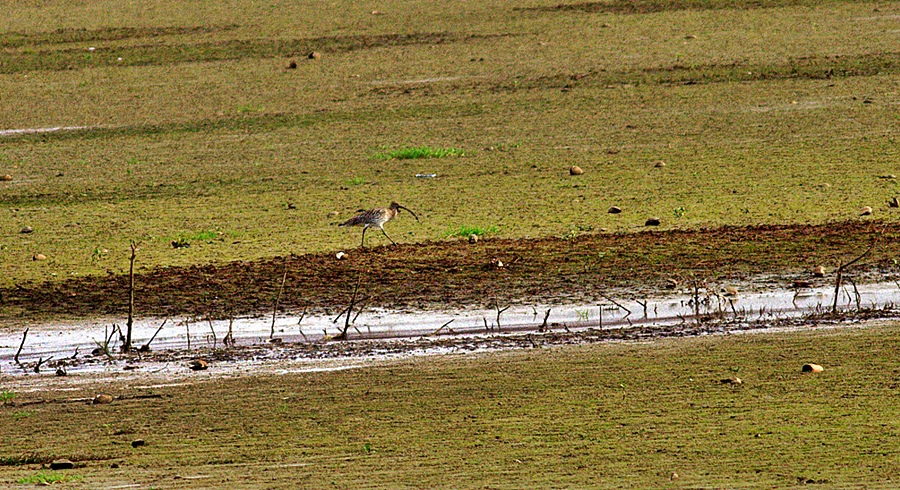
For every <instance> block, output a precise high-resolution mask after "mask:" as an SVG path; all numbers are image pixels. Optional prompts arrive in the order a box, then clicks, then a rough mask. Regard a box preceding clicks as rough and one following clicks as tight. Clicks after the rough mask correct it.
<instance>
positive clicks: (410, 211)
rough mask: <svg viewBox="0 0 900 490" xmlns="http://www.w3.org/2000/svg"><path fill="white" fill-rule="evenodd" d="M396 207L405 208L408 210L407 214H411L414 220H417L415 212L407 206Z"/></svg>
mask: <svg viewBox="0 0 900 490" xmlns="http://www.w3.org/2000/svg"><path fill="white" fill-rule="evenodd" d="M397 207H398V208H400V209H405V210H407V211H409V214H411V215H413V218H415V219H416V221H419V217H418V216H416V213H414V212H412V210H411V209H409V208H407V207H404V206H397Z"/></svg>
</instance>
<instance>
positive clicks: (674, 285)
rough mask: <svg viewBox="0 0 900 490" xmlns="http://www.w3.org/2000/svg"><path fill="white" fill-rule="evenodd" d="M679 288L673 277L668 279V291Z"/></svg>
mask: <svg viewBox="0 0 900 490" xmlns="http://www.w3.org/2000/svg"><path fill="white" fill-rule="evenodd" d="M677 287H678V281H677V280H675V279H672V278H671V277H667V278H666V289H675V288H677Z"/></svg>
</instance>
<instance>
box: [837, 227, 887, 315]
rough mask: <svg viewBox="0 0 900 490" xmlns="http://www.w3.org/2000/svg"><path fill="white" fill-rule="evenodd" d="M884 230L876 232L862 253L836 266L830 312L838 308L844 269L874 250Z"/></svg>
mask: <svg viewBox="0 0 900 490" xmlns="http://www.w3.org/2000/svg"><path fill="white" fill-rule="evenodd" d="M884 230H885V228H882V229H881V231H880V232H879V233H878V235H876V236H875V238H874V239H873V240H872V244H871V245H869V248H867V249H866V250H865V251H864V252H863V253H861V254H860V255H859V256H858V257H856V258H855V259H853V260H851V261H850V262H847V263H846V264H841V265H840V266H838V269H837V279H835V281H834V303H833V304H832V305H831V312H832V313H836V312H837V308H838V296H839V295H840V292H841V283H842V282H843V279H844V270H846V269H847V268H848V267H850V266H851V265H853V264H855V263H857V262H859V261H860V260H862V259H864V258H865V257H866V256H868V255H869V254H870V253H872V251H873V250H875V247H876V246H877V245H878V241H879V240H880V239H881V237H882V236H883V235H884Z"/></svg>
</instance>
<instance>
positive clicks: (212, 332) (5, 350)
mask: <svg viewBox="0 0 900 490" xmlns="http://www.w3.org/2000/svg"><path fill="white" fill-rule="evenodd" d="M857 293H858V295H857ZM833 294H834V289H833V287H830V288H829V287H825V288H812V289H801V290H780V291H766V292H758V293H746V294H744V293H738V294H737V295H736V296H733V297H726V296H722V295H720V294H715V293H704V294H701V295H699V296H698V298H699V300H700V301H699V306H698V302H697V301H695V300H696V299H697V298H694V297H692V296H687V295H679V296H674V297H671V298H663V299H653V300H648V301H643V300H640V299H619V298H611V299H610V300H609V301H604V302H602V303H600V304H593V305H552V306H550V305H535V306H512V307H509V308H508V309H505V310H502V308H503V307H504V306H503V305H501V310H502V311H501V312H500V314H499V322H498V311H497V310H496V309H474V308H473V309H466V310H461V311H419V312H393V311H384V310H370V309H366V310H363V311H362V312H361V313H360V314H359V316H358V317H355V322H354V325H353V326H351V327H350V329H349V331H348V334H349V336H350V338H351V339H353V338H356V339H384V338H416V337H420V336H425V335H435V334H438V335H474V334H491V335H493V334H497V333H498V332H503V333H507V332H524V331H536V330H539V329H542V328H547V329H552V330H562V329H569V330H576V329H584V328H588V327H593V328H623V327H652V326H659V325H671V324H678V323H681V322H689V321H691V320H692V319H694V318H695V317H696V315H697V314H700V315H710V314H714V315H718V316H721V317H723V318H733V317H737V318H740V319H744V320H747V321H758V320H763V321H765V320H768V319H772V320H775V319H785V318H792V317H798V316H801V315H804V314H808V313H811V312H816V311H827V310H830V308H831V306H832V303H833ZM894 305H900V287H898V285H897V284H894V283H880V284H868V285H860V286H859V287H858V290H856V289H853V288H850V287H847V288H844V289H842V291H841V293H840V296H839V306H840V307H841V308H844V309H855V308H857V306H859V307H863V308H876V309H879V308H885V307H892V306H894ZM548 310H549V316H546V315H547V312H548ZM353 315H354V316H355V315H356V312H354V313H353ZM545 316H546V322H545V321H544V320H545ZM162 323H163V322H162V320H155V319H144V320H140V321H137V322H135V325H134V328H133V345H134V346H135V348H138V347H140V346H141V345H143V344H145V343H146V342H147V341H148V340H149V339H150V338H151V337H152V336H153V335H154V334H155V333H156V337H155V339H154V340H153V342H152V344H151V346H152V348H153V350H154V351H157V352H158V351H162V350H166V349H171V350H185V349H187V348H188V342H190V347H191V348H192V349H197V348H206V347H214V346H218V347H221V346H222V339H223V337H225V335H226V333H227V332H228V328H229V321H227V320H225V321H214V322H212V323H211V324H210V323H209V322H207V321H202V322H197V321H193V322H189V321H183V320H182V321H168V322H167V323H166V324H165V325H164V326H163V327H162V328H161V329H159V326H160V325H161V324H162ZM498 323H499V325H498ZM344 325H345V318H344V317H343V316H342V317H340V318H335V317H334V316H333V315H328V316H326V315H318V316H316V315H307V316H305V317H303V318H302V321H301V318H300V317H299V316H293V317H292V316H286V317H277V318H276V320H275V324H274V336H275V337H277V338H279V339H282V341H283V342H285V343H295V342H296V343H300V342H313V341H317V340H321V339H322V338H323V337H325V336H334V335H337V334H338V333H340V331H341V330H342V329H343V327H344ZM231 328H232V336H233V338H234V339H235V341H236V344H237V345H254V344H264V343H266V342H267V341H268V339H269V337H270V335H271V333H272V319H271V317H268V318H262V317H260V318H239V319H235V320H234V322H233V324H232V325H231ZM157 329H159V332H158V333H157ZM110 334H111V324H110V323H105V324H104V323H99V322H96V323H80V324H68V325H66V324H61V325H42V326H33V327H31V328H30V330H29V333H28V336H27V338H26V339H25V344H24V346H23V348H22V353H21V356H20V361H21V362H22V363H23V364H24V363H32V364H33V363H35V362H37V361H38V360H39V359H47V358H48V357H52V358H53V359H55V360H59V359H64V358H68V357H71V356H73V354H74V353H75V352H76V349H77V352H78V354H79V356H82V357H83V356H84V355H87V354H89V353H90V352H91V351H92V350H94V349H95V348H96V347H97V346H98V344H99V343H103V342H104V339H105V338H106V337H109V336H110ZM112 337H113V341H112V342H111V344H110V346H111V349H110V350H111V351H112V350H113V349H114V348H117V347H118V340H117V335H113V336H112ZM21 340H22V332H21V331H14V332H3V333H0V372H2V373H4V374H10V373H17V374H21V373H22V369H20V368H18V367H17V366H16V365H15V362H14V356H15V354H16V352H17V350H18V348H19V345H20V342H21ZM85 369H89V368H88V367H85ZM93 369H94V370H97V369H99V366H95V367H94V368H93ZM115 369H116V370H121V367H117V368H115Z"/></svg>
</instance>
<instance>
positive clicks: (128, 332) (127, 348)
mask: <svg viewBox="0 0 900 490" xmlns="http://www.w3.org/2000/svg"><path fill="white" fill-rule="evenodd" d="M137 248H138V244H137V242H135V241H132V242H131V257H130V258H129V259H128V320H127V321H126V322H125V328H126V333H125V339H124V341H123V342H122V353H123V354H127V353H128V352H130V351H131V329H132V326H133V325H134V259H135V258H136V257H137Z"/></svg>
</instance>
